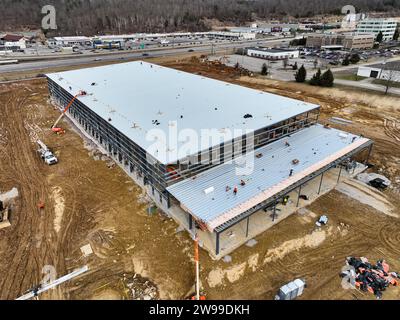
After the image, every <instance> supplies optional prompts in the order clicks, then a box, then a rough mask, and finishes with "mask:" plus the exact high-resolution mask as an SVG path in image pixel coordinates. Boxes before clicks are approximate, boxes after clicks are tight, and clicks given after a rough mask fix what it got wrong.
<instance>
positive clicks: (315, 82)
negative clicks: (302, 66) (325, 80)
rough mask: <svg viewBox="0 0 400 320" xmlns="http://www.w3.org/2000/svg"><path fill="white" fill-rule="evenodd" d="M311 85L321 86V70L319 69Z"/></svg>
mask: <svg viewBox="0 0 400 320" xmlns="http://www.w3.org/2000/svg"><path fill="white" fill-rule="evenodd" d="M310 84H311V85H312V86H319V85H320V84H321V69H318V71H317V73H316V74H314V75H313V77H312V78H311V80H310Z"/></svg>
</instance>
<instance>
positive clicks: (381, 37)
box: [376, 31, 383, 43]
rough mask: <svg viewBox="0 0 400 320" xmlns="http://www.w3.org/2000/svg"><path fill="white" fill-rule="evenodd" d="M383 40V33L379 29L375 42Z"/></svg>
mask: <svg viewBox="0 0 400 320" xmlns="http://www.w3.org/2000/svg"><path fill="white" fill-rule="evenodd" d="M382 41H383V33H382V31H379V33H378V35H377V36H376V42H379V43H381V42H382Z"/></svg>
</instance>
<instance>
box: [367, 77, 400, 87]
mask: <svg viewBox="0 0 400 320" xmlns="http://www.w3.org/2000/svg"><path fill="white" fill-rule="evenodd" d="M372 83H373V84H379V85H381V86H386V85H387V80H382V79H375V80H374V81H372ZM390 87H391V88H400V82H396V81H391V82H390Z"/></svg>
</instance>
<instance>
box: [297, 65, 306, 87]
mask: <svg viewBox="0 0 400 320" xmlns="http://www.w3.org/2000/svg"><path fill="white" fill-rule="evenodd" d="M294 77H295V79H296V82H299V83H303V82H305V81H306V78H307V70H306V68H304V65H302V66H301V67H300V69H299V70H297V72H296V74H295V75H294Z"/></svg>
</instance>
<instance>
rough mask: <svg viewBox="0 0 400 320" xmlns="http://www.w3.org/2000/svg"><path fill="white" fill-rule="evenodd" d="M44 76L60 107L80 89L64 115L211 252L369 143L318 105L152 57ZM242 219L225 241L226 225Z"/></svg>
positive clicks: (226, 248)
mask: <svg viewBox="0 0 400 320" xmlns="http://www.w3.org/2000/svg"><path fill="white" fill-rule="evenodd" d="M47 78H48V86H49V91H50V95H51V98H52V99H53V101H54V102H55V103H56V104H57V105H58V106H59V107H60V108H61V109H63V108H65V107H66V106H67V105H68V104H69V102H70V101H71V100H72V99H73V97H74V96H75V95H76V94H77V93H78V92H80V91H84V92H85V95H83V96H80V97H78V98H77V99H76V100H75V101H74V102H73V104H72V106H71V107H70V108H69V110H68V113H67V115H68V118H69V119H70V120H71V121H72V122H73V123H74V125H76V126H77V127H78V128H79V129H80V130H81V131H82V133H83V134H84V135H85V136H86V137H87V138H89V139H91V140H92V141H93V142H95V143H96V144H97V145H98V146H99V148H100V149H101V150H102V151H103V152H104V153H107V154H108V155H109V156H111V157H112V158H113V159H114V160H115V161H116V162H117V163H118V164H119V165H120V166H121V168H123V169H124V170H125V171H126V173H127V174H128V175H130V176H131V177H132V178H133V179H134V180H135V181H136V182H137V183H139V184H140V185H141V186H142V187H144V188H146V190H147V192H148V195H149V196H150V197H151V198H152V200H153V201H154V202H155V203H156V204H157V206H158V207H159V208H161V209H162V210H163V211H164V212H165V213H167V214H168V215H170V216H172V217H173V218H175V220H177V221H178V222H179V223H181V224H182V225H183V226H184V227H185V228H186V229H187V230H188V231H189V232H190V233H191V234H194V233H197V234H199V235H200V240H201V244H202V245H203V247H204V248H206V249H207V250H208V251H209V252H210V253H211V255H212V256H213V257H216V258H219V257H221V256H223V255H225V254H227V253H228V252H230V251H231V250H232V249H234V248H236V247H238V246H240V245H241V244H243V243H244V242H246V241H247V239H249V237H250V236H255V235H257V234H259V233H260V232H262V231H263V230H265V229H267V227H265V228H264V225H263V223H264V220H262V221H258V220H255V221H254V226H255V227H256V228H255V229H254V230H257V231H254V232H250V231H249V230H251V217H252V216H253V215H255V214H258V215H260V212H264V213H266V212H268V210H270V211H271V212H273V215H272V220H275V219H276V217H277V215H276V210H277V206H278V205H279V204H280V203H281V202H282V199H284V198H285V197H287V195H288V194H289V193H291V192H293V190H298V189H300V192H299V196H300V194H301V188H302V186H303V185H304V184H306V183H307V182H309V181H311V180H313V179H315V178H316V177H321V184H322V178H323V176H324V174H325V172H327V171H329V170H330V169H332V168H338V169H339V170H340V172H341V171H342V168H345V169H346V170H349V164H352V165H351V168H352V169H353V171H355V170H356V167H357V166H356V164H355V162H353V159H354V158H355V157H356V156H357V155H358V154H360V153H361V152H362V151H363V150H368V152H369V153H370V152H371V147H372V141H371V140H369V139H366V138H363V137H360V136H356V135H352V134H349V133H346V132H343V131H339V130H336V129H333V128H330V127H327V126H323V125H320V124H318V119H319V114H320V107H319V106H318V105H314V104H310V103H305V102H302V101H298V100H294V99H289V98H285V97H281V96H278V95H274V94H270V93H266V92H262V91H258V90H253V89H248V88H244V87H241V86H237V85H233V84H229V83H225V82H222V81H217V80H213V79H209V78H205V77H202V76H199V75H193V74H189V73H185V72H181V71H177V70H173V69H170V68H165V67H161V66H158V65H154V64H149V63H145V62H140V61H138V62H130V63H123V64H117V65H111V66H104V67H96V68H89V69H82V70H75V71H68V72H62V73H54V74H49V75H47ZM369 153H367V152H366V157H365V160H366V159H367V157H368V154H369ZM353 164H354V165H353ZM297 202H298V201H297ZM297 205H298V203H297ZM262 219H264V218H262ZM268 220H269V217H267V215H266V214H265V223H267V221H268ZM243 222H244V225H245V227H244V232H243V236H240V237H237V239H236V241H234V243H232V241H229V236H227V234H229V232H230V230H232V229H233V228H234V227H235V226H238V225H243ZM266 225H267V224H266ZM255 233H256V234H255ZM223 239H228V240H227V241H225V243H222V242H223V241H222V240H223ZM230 243H231V244H230Z"/></svg>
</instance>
